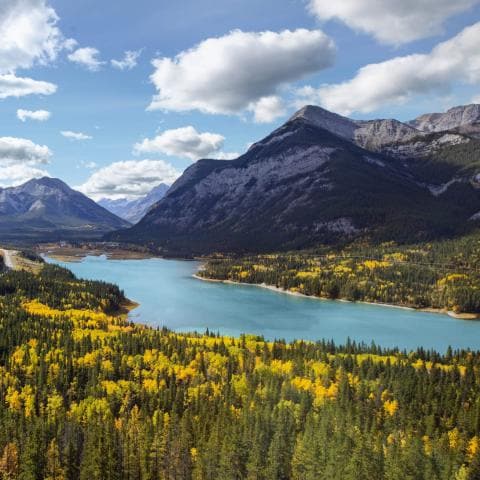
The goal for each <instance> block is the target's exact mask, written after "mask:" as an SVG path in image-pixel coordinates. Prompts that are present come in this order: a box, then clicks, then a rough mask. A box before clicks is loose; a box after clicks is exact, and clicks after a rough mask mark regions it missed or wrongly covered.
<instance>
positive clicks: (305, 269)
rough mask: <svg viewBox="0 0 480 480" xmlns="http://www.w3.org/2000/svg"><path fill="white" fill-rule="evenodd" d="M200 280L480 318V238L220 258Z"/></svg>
mask: <svg viewBox="0 0 480 480" xmlns="http://www.w3.org/2000/svg"><path fill="white" fill-rule="evenodd" d="M199 275H201V276H203V277H205V278H212V279H217V280H231V281H235V282H245V283H254V284H262V283H265V284H267V285H273V286H276V287H280V288H283V289H284V290H287V291H290V292H299V293H303V294H306V295H312V296H317V297H324V298H331V299H336V298H343V299H347V300H352V301H357V300H361V301H367V302H380V303H388V304H394V305H402V306H408V307H415V308H436V309H446V310H451V311H453V312H455V313H461V312H468V313H473V314H480V234H479V233H476V234H471V235H469V236H465V237H461V238H457V239H455V240H447V241H437V242H430V243H421V244H414V245H397V244H395V243H394V242H388V243H382V244H379V245H371V244H369V243H361V242H357V243H353V244H350V245H348V246H345V247H343V248H340V247H338V248H332V247H324V248H322V249H316V250H308V251H301V252H298V251H297V252H290V253H277V254H266V255H250V256H243V257H225V256H221V255H219V256H217V258H212V259H211V260H209V261H208V262H207V263H206V264H205V265H204V267H203V268H202V270H200V272H199Z"/></svg>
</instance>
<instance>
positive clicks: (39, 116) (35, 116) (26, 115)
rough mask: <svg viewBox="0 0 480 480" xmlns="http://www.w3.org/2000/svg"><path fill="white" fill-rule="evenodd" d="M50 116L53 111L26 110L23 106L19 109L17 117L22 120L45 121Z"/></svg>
mask: <svg viewBox="0 0 480 480" xmlns="http://www.w3.org/2000/svg"><path fill="white" fill-rule="evenodd" d="M50 116H51V113H50V112H49V111H48V110H24V109H23V108H19V109H18V110H17V118H18V119H19V120H20V121H22V122H25V121H26V120H37V121H39V122H45V121H46V120H48V119H49V118H50Z"/></svg>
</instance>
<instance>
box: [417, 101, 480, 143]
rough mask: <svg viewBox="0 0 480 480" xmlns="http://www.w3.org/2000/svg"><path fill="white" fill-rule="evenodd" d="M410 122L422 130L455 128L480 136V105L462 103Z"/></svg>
mask: <svg viewBox="0 0 480 480" xmlns="http://www.w3.org/2000/svg"><path fill="white" fill-rule="evenodd" d="M408 124H409V125H411V126H412V127H414V128H416V129H418V130H421V131H422V132H441V131H446V130H454V131H457V132H459V133H466V134H469V135H474V136H476V137H478V138H480V105H478V104H471V105H462V106H458V107H453V108H451V109H450V110H448V111H446V112H445V113H427V114H424V115H420V116H419V117H417V118H416V119H415V120H411V121H410V122H408Z"/></svg>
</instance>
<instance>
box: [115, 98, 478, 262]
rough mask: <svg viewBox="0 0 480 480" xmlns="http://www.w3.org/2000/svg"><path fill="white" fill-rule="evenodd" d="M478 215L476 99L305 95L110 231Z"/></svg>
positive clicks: (400, 233) (286, 234)
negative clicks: (241, 144)
mask: <svg viewBox="0 0 480 480" xmlns="http://www.w3.org/2000/svg"><path fill="white" fill-rule="evenodd" d="M479 220H480V106H479V105H467V106H459V107H455V108H453V109H450V110H449V111H447V112H445V113H434V114H427V115H422V116H420V117H418V118H417V119H415V120H412V121H410V122H400V121H398V120H395V119H379V120H364V121H362V120H353V119H350V118H347V117H344V116H341V115H338V114H335V113H333V112H329V111H327V110H325V109H323V108H320V107H317V106H305V107H303V108H302V109H300V110H299V111H298V112H297V113H296V114H295V115H293V116H292V117H291V118H290V119H289V120H288V121H287V122H286V123H285V124H284V125H282V126H281V127H280V128H278V129H276V130H275V131H274V132H272V133H271V134H270V135H268V136H267V137H266V138H264V139H263V140H261V141H259V142H257V143H255V144H253V145H252V146H251V147H250V148H249V150H248V151H247V152H246V153H245V154H244V155H242V156H240V157H239V158H237V159H235V160H228V161H227V160H211V159H204V160H199V161H197V162H196V163H195V164H193V165H192V166H191V167H189V168H188V169H187V170H185V172H184V173H183V175H182V176H181V177H180V178H179V179H178V180H177V181H176V182H175V183H174V184H173V185H172V186H171V187H170V189H169V191H168V192H167V194H166V195H165V197H164V198H163V199H162V200H160V201H159V202H158V203H156V204H155V205H154V206H153V207H152V208H151V209H150V210H149V211H148V213H147V214H146V215H145V216H144V217H143V218H142V219H141V220H140V221H139V222H138V223H137V224H136V225H134V226H133V227H131V228H129V229H124V230H121V231H118V232H114V233H110V234H108V235H107V236H106V238H107V239H114V240H119V241H129V242H138V243H149V244H152V245H155V246H157V247H158V248H159V249H160V251H162V252H164V253H168V254H183V253H193V254H195V253H209V252H214V251H228V252H245V251H269V250H279V249H291V248H304V247H309V246H312V245H315V244H317V243H319V242H338V241H342V242H344V241H345V240H348V239H352V238H356V237H358V236H361V237H366V238H369V239H373V240H375V241H387V240H395V241H412V240H413V241H415V240H419V241H420V240H421V241H424V240H429V239H432V238H439V237H444V236H452V235H456V234H460V233H463V232H465V231H467V230H469V229H471V228H474V227H475V226H478V221H479Z"/></svg>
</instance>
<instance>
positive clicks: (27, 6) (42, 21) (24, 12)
mask: <svg viewBox="0 0 480 480" xmlns="http://www.w3.org/2000/svg"><path fill="white" fill-rule="evenodd" d="M57 22H58V16H57V14H56V13H55V10H54V9H53V8H51V7H50V6H48V5H47V3H46V1H45V0H21V1H19V0H1V1H0V38H1V39H2V41H1V42H0V73H13V72H15V70H17V69H18V68H31V67H32V66H34V65H35V64H47V63H49V62H51V61H53V60H55V59H56V58H57V55H58V53H59V52H60V51H61V50H62V49H63V48H65V47H68V45H69V44H70V42H71V40H65V38H64V37H63V35H62V33H61V31H60V29H59V28H58V27H57Z"/></svg>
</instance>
